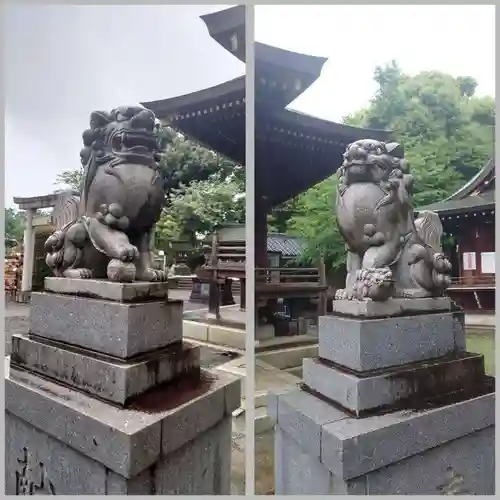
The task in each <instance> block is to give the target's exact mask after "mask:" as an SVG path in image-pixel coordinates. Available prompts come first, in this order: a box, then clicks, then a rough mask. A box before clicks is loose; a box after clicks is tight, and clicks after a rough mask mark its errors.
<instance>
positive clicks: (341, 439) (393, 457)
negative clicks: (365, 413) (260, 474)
mask: <svg viewBox="0 0 500 500" xmlns="http://www.w3.org/2000/svg"><path fill="white" fill-rule="evenodd" d="M283 400H286V401H287V403H285V404H284V405H283V404H282V401H283ZM313 400H315V401H316V402H317V404H318V405H321V415H319V412H316V416H314V417H313V418H311V416H312V414H311V410H310V409H311V407H312V401H313ZM306 410H307V411H308V413H306ZM277 413H278V414H277V419H276V422H275V423H276V430H277V432H276V462H275V467H276V493H278V494H293V493H294V491H293V490H294V488H296V487H299V486H297V482H296V481H294V480H293V479H289V475H290V474H291V473H293V471H295V472H296V474H297V475H298V477H303V480H304V481H305V483H302V486H300V487H299V492H303V493H313V492H315V491H317V489H318V488H320V489H321V490H322V492H323V493H324V494H326V493H331V491H332V490H328V491H327V488H332V489H333V488H335V489H336V491H340V490H339V488H344V487H346V488H347V487H350V488H354V489H357V488H358V487H360V485H359V482H358V481H360V480H363V481H365V480H366V478H368V480H367V481H368V482H367V483H366V487H369V484H370V483H371V477H372V475H371V474H378V475H379V476H380V479H378V481H379V483H378V484H381V483H382V480H385V481H388V478H391V474H390V473H389V472H387V473H385V472H384V471H389V467H395V469H394V473H393V474H397V473H399V471H400V470H404V471H406V472H405V474H407V468H408V466H406V465H404V464H405V463H406V462H407V461H409V460H412V461H413V462H412V464H413V465H414V466H415V467H420V468H422V467H424V465H425V462H426V461H427V455H428V454H429V453H431V454H436V453H437V454H438V455H439V454H441V455H440V456H441V457H443V458H442V459H443V460H445V459H446V458H444V457H449V456H451V455H452V452H451V451H450V450H452V448H453V447H454V446H455V445H454V444H453V443H456V442H457V441H458V442H460V443H461V444H460V445H459V448H460V450H461V454H462V457H463V458H464V460H465V462H463V463H462V466H461V467H460V469H461V470H460V473H461V474H463V475H464V476H470V477H469V478H468V479H467V482H468V483H467V484H469V485H470V484H471V482H470V481H472V482H473V483H474V484H475V486H474V488H472V487H471V489H469V491H470V492H471V493H473V494H487V493H488V492H490V491H491V485H492V482H493V481H492V478H491V477H490V478H489V479H488V480H487V481H486V482H485V484H483V485H478V484H477V483H476V482H474V480H473V477H472V475H473V474H474V471H475V469H476V468H477V466H478V465H480V463H486V462H492V463H493V462H494V451H493V450H494V445H491V443H490V444H489V445H488V446H485V445H484V441H483V436H484V435H485V434H487V435H489V436H490V438H489V439H490V441H491V440H492V434H493V426H494V422H495V394H488V395H484V396H480V397H477V398H474V399H470V400H467V401H462V402H459V403H454V404H450V405H443V406H441V407H437V408H433V409H429V410H421V411H408V410H405V411H397V412H393V413H388V414H384V415H381V416H373V417H366V418H362V419H356V418H352V417H350V416H348V415H347V413H345V412H342V411H340V410H338V409H337V408H335V407H333V406H332V405H329V404H328V403H326V402H324V401H321V400H319V399H318V398H315V397H314V396H312V395H311V394H308V393H305V392H304V391H301V390H296V391H295V393H288V394H286V395H283V396H281V395H280V396H278V412H277ZM291 422H295V423H294V424H293V425H292V424H291ZM306 422H308V424H307V425H306V424H305V423H306ZM311 422H314V425H312V426H311V425H310V423H311ZM312 436H313V437H314V439H312ZM316 436H319V447H320V449H318V444H317V443H318V439H317V438H316ZM284 438H287V439H285V441H288V444H290V442H293V443H295V444H294V446H288V444H287V443H284V442H283V441H284ZM313 444H314V446H312V445H313ZM293 448H294V449H295V451H294V450H293ZM453 449H454V448H453ZM471 450H473V451H471ZM481 453H484V457H483V458H481V455H480V454H481ZM304 455H305V457H304ZM479 459H480V460H479ZM432 460H434V459H432ZM432 460H431V461H432ZM465 463H467V464H469V465H470V467H471V468H472V469H470V470H469V469H468V468H467V467H465V466H464V464H465ZM294 464H298V465H294ZM300 464H302V465H300ZM306 467H309V469H307V468H306ZM457 467H458V465H457ZM323 468H324V469H326V470H323ZM424 468H425V467H424ZM299 469H302V471H303V472H304V473H303V474H302V473H301V472H300V471H299ZM491 469H492V467H491V466H488V470H491ZM426 470H427V471H431V470H432V468H429V467H427V468H426ZM326 471H328V472H329V473H331V474H332V476H333V478H330V481H333V482H332V483H330V482H329V480H328V479H327V475H326ZM445 472H446V474H444V477H442V476H441V475H440V473H441V471H439V470H436V474H437V475H436V478H434V479H435V481H433V484H437V483H439V482H440V484H444V483H446V481H447V480H448V481H449V477H447V474H448V472H449V471H445ZM313 477H315V478H316V479H315V480H313ZM373 477H374V476H373ZM404 477H406V478H407V477H408V476H404ZM399 479H400V478H399V477H398V476H397V475H393V476H392V478H391V482H392V483H393V485H399V486H398V487H401V484H402V482H401V481H400V480H399ZM438 480H439V481H438ZM318 481H319V482H321V484H322V485H323V486H321V487H320V485H319V483H318ZM339 481H340V483H339ZM353 481H354V482H353ZM292 483H293V484H292ZM410 484H411V488H410V490H411V489H413V491H408V489H407V490H406V494H415V493H419V492H420V491H421V489H420V488H422V490H423V491H425V489H426V486H425V485H422V484H420V485H419V484H417V481H414V482H413V483H410ZM279 485H282V486H281V490H280V486H279ZM467 488H469V487H467ZM476 488H477V489H476ZM393 489H394V490H396V488H393ZM389 491H390V488H389ZM357 492H358V493H359V494H363V492H362V491H359V490H357ZM367 493H368V490H367ZM367 493H366V494H367ZM378 493H379V494H381V493H383V491H382V490H381V489H379V490H378ZM388 493H389V492H388Z"/></svg>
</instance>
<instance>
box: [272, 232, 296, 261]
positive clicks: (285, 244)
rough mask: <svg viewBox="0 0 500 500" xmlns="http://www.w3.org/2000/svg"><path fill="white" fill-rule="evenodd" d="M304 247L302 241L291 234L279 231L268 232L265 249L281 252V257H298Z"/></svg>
mask: <svg viewBox="0 0 500 500" xmlns="http://www.w3.org/2000/svg"><path fill="white" fill-rule="evenodd" d="M303 248H304V245H303V244H302V242H301V241H300V240H299V239H298V238H295V237H293V236H290V235H288V234H281V233H269V234H268V236H267V251H268V252H275V253H281V255H283V257H298V256H299V255H300V254H301V253H302V250H303Z"/></svg>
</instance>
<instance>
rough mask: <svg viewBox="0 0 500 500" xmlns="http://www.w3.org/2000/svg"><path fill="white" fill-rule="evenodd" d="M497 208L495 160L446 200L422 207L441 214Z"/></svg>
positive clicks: (421, 209) (490, 161)
mask: <svg viewBox="0 0 500 500" xmlns="http://www.w3.org/2000/svg"><path fill="white" fill-rule="evenodd" d="M494 208H495V160H494V159H493V158H491V159H490V160H489V161H488V163H487V164H486V165H485V166H484V167H483V168H482V169H481V170H480V171H479V172H478V173H477V175H475V176H474V177H473V178H472V179H471V180H470V181H469V182H467V183H466V184H465V185H464V186H463V187H461V188H460V189H459V190H458V191H456V192H455V193H453V194H452V195H451V196H450V197H449V198H447V199H446V200H444V201H442V202H439V203H433V204H431V205H427V206H425V207H421V208H420V209H419V210H418V211H423V210H432V211H434V212H437V213H439V214H440V215H450V214H459V213H467V212H477V211H482V210H493V209H494Z"/></svg>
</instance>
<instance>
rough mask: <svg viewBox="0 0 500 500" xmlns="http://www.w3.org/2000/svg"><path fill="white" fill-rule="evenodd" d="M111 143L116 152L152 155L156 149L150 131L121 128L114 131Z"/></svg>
mask: <svg viewBox="0 0 500 500" xmlns="http://www.w3.org/2000/svg"><path fill="white" fill-rule="evenodd" d="M111 145H112V148H113V152H115V153H117V154H124V153H127V154H130V153H132V154H136V155H144V156H146V155H152V154H153V153H154V152H155V151H156V149H157V140H156V137H155V136H154V134H152V133H150V132H146V131H144V132H139V131H136V130H121V131H120V132H118V133H116V134H115V135H114V136H113V138H112V140H111Z"/></svg>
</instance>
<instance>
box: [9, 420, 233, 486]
mask: <svg viewBox="0 0 500 500" xmlns="http://www.w3.org/2000/svg"><path fill="white" fill-rule="evenodd" d="M5 438H6V439H5V445H6V469H5V470H6V493H7V494H8V495H17V494H35V495H36V494H56V495H74V494H80V495H86V494H87V495H88V494H93V495H112V494H117V495H169V494H171V495H188V494H192V495H202V494H212V495H229V494H230V472H231V418H230V417H228V416H226V417H225V418H224V419H223V420H221V421H220V422H218V423H217V424H216V425H215V426H213V427H211V428H210V429H208V430H207V431H205V432H202V433H200V434H197V435H196V436H194V438H193V439H192V440H191V441H189V442H187V443H185V444H184V445H183V446H182V447H181V448H179V449H177V450H175V451H174V452H173V453H171V454H168V455H166V456H163V457H161V458H160V459H159V460H158V461H157V462H156V463H154V464H153V465H152V466H150V467H148V468H146V469H145V470H143V471H142V472H140V473H139V474H137V475H135V476H133V477H124V476H122V475H120V474H118V473H116V472H114V471H112V470H110V469H107V468H106V467H105V466H104V465H102V464H101V463H99V462H98V461H96V460H94V459H92V458H89V457H87V456H85V455H84V454H82V453H79V452H78V451H76V450H75V449H73V448H72V447H71V446H69V445H67V444H65V443H64V442H62V441H59V440H58V439H55V438H54V437H52V436H50V435H49V434H46V433H44V432H43V431H40V430H38V429H37V428H35V427H33V426H32V425H30V424H27V423H26V422H24V421H23V420H21V419H20V418H18V417H15V416H13V415H12V414H10V413H9V412H7V413H6V435H5ZM16 473H17V475H16ZM23 485H24V486H25V488H26V490H27V491H26V490H25V492H22V491H20V489H21V487H22V486H23Z"/></svg>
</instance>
